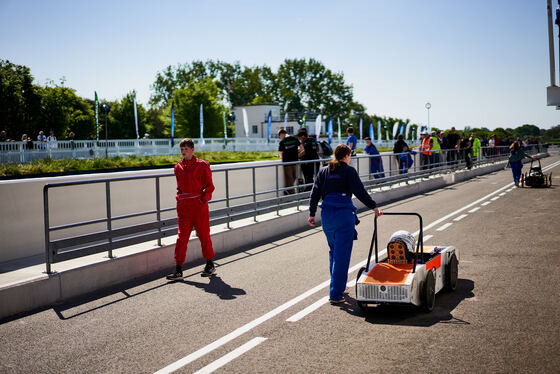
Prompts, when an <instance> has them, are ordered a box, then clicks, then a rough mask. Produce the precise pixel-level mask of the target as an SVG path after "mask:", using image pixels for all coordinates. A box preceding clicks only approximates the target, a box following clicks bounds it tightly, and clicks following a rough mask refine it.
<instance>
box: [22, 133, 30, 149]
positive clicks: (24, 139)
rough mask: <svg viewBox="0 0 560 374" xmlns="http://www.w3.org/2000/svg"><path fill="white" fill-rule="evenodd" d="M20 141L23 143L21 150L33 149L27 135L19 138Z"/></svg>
mask: <svg viewBox="0 0 560 374" xmlns="http://www.w3.org/2000/svg"><path fill="white" fill-rule="evenodd" d="M21 141H22V142H23V148H24V149H27V150H32V149H33V139H31V138H30V137H28V136H27V134H23V135H22V136H21Z"/></svg>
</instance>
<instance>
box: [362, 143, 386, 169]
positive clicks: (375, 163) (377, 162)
mask: <svg viewBox="0 0 560 374" xmlns="http://www.w3.org/2000/svg"><path fill="white" fill-rule="evenodd" d="M365 141H366V147H365V148H364V153H365V154H368V155H373V156H377V157H371V158H370V159H369V165H370V170H371V173H372V174H373V177H374V178H376V179H377V178H385V173H384V172H383V160H381V155H379V151H378V150H377V147H376V146H375V144H373V143H372V142H371V138H370V137H369V136H368V137H366V138H365Z"/></svg>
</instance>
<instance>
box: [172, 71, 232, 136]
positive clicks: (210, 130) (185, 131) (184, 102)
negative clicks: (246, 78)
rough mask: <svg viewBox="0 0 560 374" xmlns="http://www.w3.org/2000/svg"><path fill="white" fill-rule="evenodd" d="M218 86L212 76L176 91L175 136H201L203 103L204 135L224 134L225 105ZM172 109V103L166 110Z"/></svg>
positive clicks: (174, 99) (174, 96)
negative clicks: (221, 100)
mask: <svg viewBox="0 0 560 374" xmlns="http://www.w3.org/2000/svg"><path fill="white" fill-rule="evenodd" d="M220 99H221V97H220V92H219V90H218V86H217V85H216V83H214V81H213V80H212V79H210V78H206V79H202V80H200V81H195V82H192V83H191V84H189V85H188V86H187V87H185V88H180V89H177V90H175V91H174V93H173V101H174V103H175V137H177V138H178V137H191V138H199V137H200V105H201V104H202V105H203V114H204V137H206V138H209V137H222V136H223V107H222V106H221V105H220V104H219V102H218V101H219V100H220ZM170 111H171V103H169V105H168V108H167V110H166V112H167V113H170Z"/></svg>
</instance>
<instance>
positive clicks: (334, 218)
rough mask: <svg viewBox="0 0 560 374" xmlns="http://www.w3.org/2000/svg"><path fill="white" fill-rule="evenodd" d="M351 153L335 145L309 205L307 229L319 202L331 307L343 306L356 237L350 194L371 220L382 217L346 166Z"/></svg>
mask: <svg viewBox="0 0 560 374" xmlns="http://www.w3.org/2000/svg"><path fill="white" fill-rule="evenodd" d="M351 153H352V151H351V150H350V147H348V146H347V145H344V144H339V145H338V146H337V147H336V149H335V151H334V158H333V159H332V160H331V161H329V164H328V166H325V167H323V168H321V170H320V171H319V173H318V174H317V176H316V177H315V183H314V185H313V190H312V191H311V199H310V202H309V219H308V220H307V222H308V223H309V225H310V226H315V213H316V212H317V205H318V203H319V200H320V199H323V203H322V205H321V224H322V226H323V232H324V233H325V236H326V237H327V242H328V244H329V249H330V250H329V269H330V274H331V284H330V289H329V299H330V302H331V304H340V303H342V302H344V290H345V289H346V282H347V281H348V266H349V265H350V255H351V254H352V245H353V243H354V242H353V240H354V237H355V234H356V230H355V228H354V226H355V225H356V207H355V206H354V204H352V194H354V195H356V197H357V198H358V199H359V200H360V201H361V202H362V203H364V204H365V205H366V206H367V207H368V208H370V209H373V210H374V213H375V216H376V217H378V216H380V215H381V214H382V212H381V211H380V210H378V209H377V208H376V204H375V201H373V200H372V198H371V197H370V196H369V194H368V193H367V191H366V189H365V188H364V185H363V184H362V181H361V180H360V177H359V176H358V172H357V171H356V169H354V168H353V167H351V166H349V163H350V158H351Z"/></svg>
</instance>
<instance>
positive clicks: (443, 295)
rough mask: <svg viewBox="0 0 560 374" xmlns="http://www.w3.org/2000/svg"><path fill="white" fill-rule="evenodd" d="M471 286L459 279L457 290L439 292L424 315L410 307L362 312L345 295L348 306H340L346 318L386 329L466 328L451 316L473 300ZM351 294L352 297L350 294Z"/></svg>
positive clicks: (370, 308)
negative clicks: (445, 325)
mask: <svg viewBox="0 0 560 374" xmlns="http://www.w3.org/2000/svg"><path fill="white" fill-rule="evenodd" d="M473 290H474V282H473V281H472V280H470V279H458V280H457V288H456V289H455V291H453V292H449V291H446V290H442V291H440V292H439V293H438V294H437V295H436V302H435V306H434V309H433V310H432V311H431V312H429V313H428V312H425V311H424V310H423V309H421V308H419V307H416V306H414V305H411V304H381V305H369V306H368V307H367V308H366V309H365V310H362V309H360V308H359V307H358V304H357V303H356V299H354V298H353V297H352V296H350V295H348V296H347V298H346V300H347V301H348V303H347V304H345V305H342V306H341V309H344V310H345V311H346V312H348V313H349V314H352V315H355V316H362V317H365V319H366V321H367V322H370V323H376V324H387V325H403V326H419V327H428V326H432V325H434V324H436V323H451V324H460V325H469V324H470V323H469V322H467V321H463V320H461V319H458V318H455V317H453V314H451V312H452V311H453V310H454V309H455V308H456V307H457V305H459V304H460V303H461V302H462V301H463V300H465V299H470V298H472V297H474V293H473ZM350 294H354V293H353V292H352V291H351V292H350Z"/></svg>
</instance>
